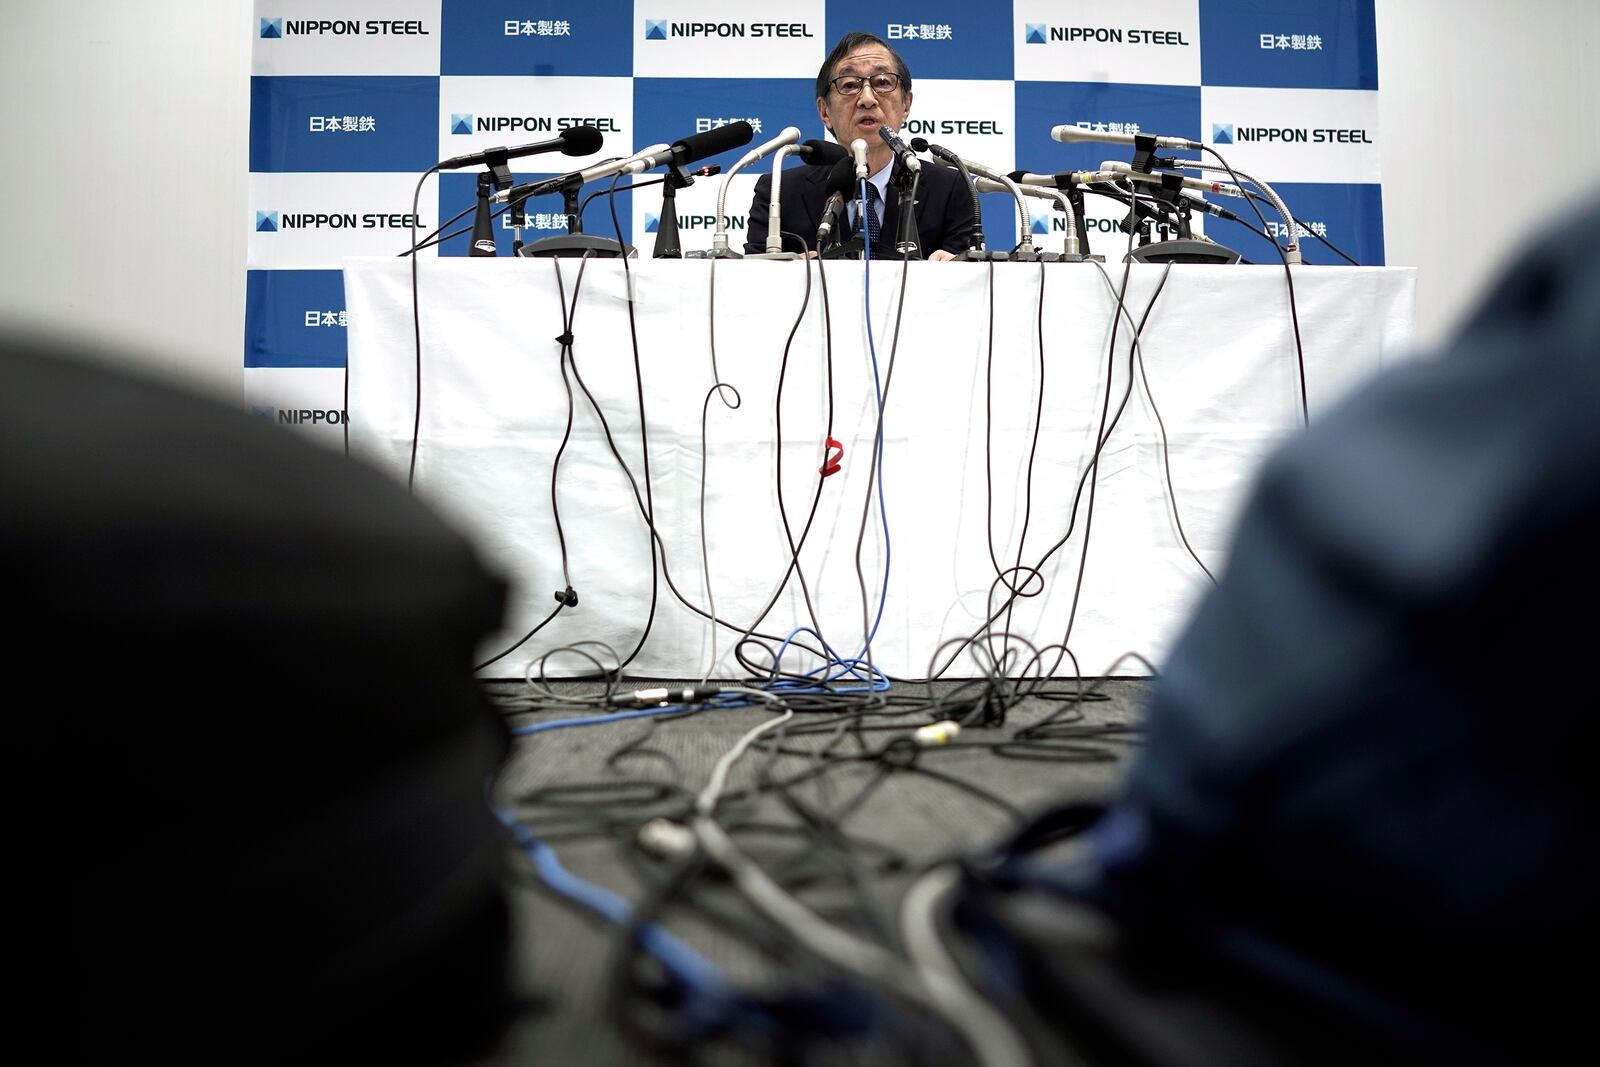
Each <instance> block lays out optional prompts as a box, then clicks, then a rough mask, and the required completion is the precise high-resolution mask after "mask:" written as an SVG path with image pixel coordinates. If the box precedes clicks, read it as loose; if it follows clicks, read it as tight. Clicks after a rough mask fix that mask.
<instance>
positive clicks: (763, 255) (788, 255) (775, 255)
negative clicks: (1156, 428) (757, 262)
mask: <svg viewBox="0 0 1600 1067" xmlns="http://www.w3.org/2000/svg"><path fill="white" fill-rule="evenodd" d="M744 258H745V259H799V258H800V253H799V252H752V253H751V254H750V255H748V256H745V257H744Z"/></svg>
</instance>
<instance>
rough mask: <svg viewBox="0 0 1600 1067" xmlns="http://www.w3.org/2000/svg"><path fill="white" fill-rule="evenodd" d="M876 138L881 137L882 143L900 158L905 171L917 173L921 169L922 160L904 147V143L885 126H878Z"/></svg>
mask: <svg viewBox="0 0 1600 1067" xmlns="http://www.w3.org/2000/svg"><path fill="white" fill-rule="evenodd" d="M878 136H879V137H882V138H883V143H884V144H886V145H888V146H889V147H890V148H891V149H892V150H893V151H894V154H895V155H897V156H899V157H900V163H901V165H902V166H904V167H905V168H906V170H910V171H918V170H921V169H922V160H920V159H918V158H917V154H916V153H915V152H913V151H912V150H911V149H910V148H908V147H906V143H905V142H904V141H902V140H900V135H899V134H898V133H896V132H895V131H894V130H891V129H890V128H889V127H887V126H879V127H878Z"/></svg>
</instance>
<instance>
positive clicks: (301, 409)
mask: <svg viewBox="0 0 1600 1067" xmlns="http://www.w3.org/2000/svg"><path fill="white" fill-rule="evenodd" d="M850 30H866V31H869V32H871V33H875V34H877V35H878V36H880V37H882V38H884V39H885V40H887V41H888V42H889V43H890V44H891V45H893V46H894V47H895V48H896V49H897V50H898V51H899V52H900V54H901V55H902V56H904V57H905V59H906V62H907V64H908V65H909V66H910V68H911V72H912V75H913V89H912V98H913V99H912V105H911V108H910V111H909V117H908V119H907V121H906V122H905V124H904V130H905V132H906V133H907V134H909V135H912V136H920V137H925V138H927V139H928V140H930V141H933V142H935V143H938V144H942V145H945V146H946V147H948V148H950V149H952V150H954V151H955V152H957V153H958V154H959V155H961V156H964V157H967V158H970V159H976V160H981V161H983V162H985V163H987V164H990V165H991V166H994V167H996V168H998V169H1000V170H1002V171H1009V170H1013V169H1026V170H1030V171H1035V172H1044V171H1056V170H1063V169H1080V168H1089V167H1094V166H1097V165H1098V164H1099V163H1100V161H1101V160H1103V159H1127V158H1128V154H1129V152H1130V150H1129V149H1126V148H1118V147H1115V146H1112V145H1097V144H1073V145H1066V144H1059V143H1056V142H1054V141H1052V140H1051V139H1050V129H1051V127H1052V126H1055V125H1059V124H1063V123H1071V124H1076V125H1079V126H1083V127H1086V128H1089V129H1093V130H1097V131H1102V132H1124V133H1137V132H1141V131H1143V132H1149V133H1157V134H1167V135H1177V136H1183V137H1189V138H1193V139H1197V140H1202V141H1203V142H1204V143H1206V144H1210V145H1214V146H1216V147H1217V149H1218V150H1219V151H1220V152H1221V153H1222V154H1223V155H1224V156H1225V157H1227V159H1228V161H1229V162H1230V163H1231V164H1233V165H1234V166H1235V167H1237V168H1238V169H1240V170H1243V171H1247V172H1249V173H1251V174H1253V175H1255V176H1257V177H1259V178H1262V179H1264V180H1266V181H1268V182H1270V183H1271V184H1272V185H1273V186H1274V187H1275V188H1276V189H1277V190H1278V191H1279V192H1280V193H1281V194H1282V195H1283V197H1284V199H1285V200H1286V201H1287V202H1288V204H1289V207H1290V209H1291V210H1292V211H1293V212H1294V214H1295V216H1296V217H1298V218H1299V219H1300V220H1302V221H1303V222H1304V223H1305V224H1306V225H1307V226H1308V227H1310V228H1311V229H1312V230H1314V231H1315V232H1316V233H1319V234H1323V235H1325V236H1326V237H1327V238H1328V239H1329V240H1330V241H1332V242H1333V243H1334V244H1337V245H1338V246H1340V247H1341V248H1343V249H1344V250H1345V251H1346V252H1348V253H1349V254H1350V255H1351V256H1352V257H1354V258H1355V259H1356V260H1358V261H1359V262H1361V263H1363V264H1367V265H1379V264H1382V263H1383V262H1384V249H1383V197H1382V188H1381V184H1380V172H1379V152H1380V140H1379V132H1378V99H1377V90H1378V60H1377V43H1376V35H1375V32H1374V13H1373V0H1141V2H1140V3H1137V4H1125V5H1105V4H1091V3H1067V2H1050V0H1012V2H998V3H997V2H987V3H982V4H972V3H967V2H958V0H918V2H916V3H910V2H907V3H903V4H899V5H882V4H872V5H863V4H860V3H848V2H845V0H785V2H782V3H769V2H761V0H633V2H627V0H587V2H584V3H575V2H572V0H558V2H539V0H256V5H255V18H254V19H253V22H252V32H253V33H254V35H255V37H254V59H253V75H252V78H251V106H250V180H249V206H248V209H247V215H246V218H245V219H244V220H243V221H244V223H245V225H246V226H247V227H248V228H249V229H248V241H247V248H248V255H247V259H248V282H247V295H246V308H245V352H244V363H245V389H246V396H247V398H248V400H249V402H250V404H251V407H252V409H253V410H254V411H255V412H256V413H257V414H260V415H262V416H264V417H268V418H273V419H275V420H276V421H279V422H285V423H292V424H296V425H299V426H300V427H301V428H302V429H306V428H309V429H311V430H312V431H313V432H314V433H317V434H319V435H320V434H322V433H326V434H327V435H330V436H331V435H334V434H337V433H338V427H339V425H340V420H341V419H342V418H343V417H344V413H343V411H342V403H341V398H342V395H343V384H342V368H343V366H344V360H345V332H346V328H347V316H346V313H345V307H344V291H343V282H342V276H341V273H340V266H341V263H342V260H343V258H344V257H345V256H349V255H388V254H395V253H398V252H400V251H402V250H403V249H404V248H406V247H407V245H408V243H409V239H410V225H411V223H412V222H413V221H414V222H415V223H416V224H417V226H418V228H419V230H420V231H422V232H427V231H429V230H432V229H433V228H434V227H435V226H437V225H439V224H440V223H441V222H444V221H445V220H447V219H449V218H451V217H452V216H454V215H456V214H457V213H458V212H461V211H463V210H467V211H468V214H467V215H466V217H465V218H464V220H463V223H462V225H466V224H470V222H471V219H472V215H471V212H470V209H471V208H472V207H473V205H474V202H475V195H476V175H475V173H473V172H472V171H456V172H449V173H445V174H443V175H434V176H431V177H430V178H428V179H427V181H425V182H423V183H422V185H421V190H420V199H416V200H415V203H416V205H417V206H416V207H415V208H414V207H413V203H414V198H415V197H416V195H417V191H418V178H419V176H420V175H421V174H422V173H423V172H424V171H426V170H427V169H428V168H429V167H430V166H432V165H433V164H434V163H435V162H437V161H439V160H442V159H446V158H449V157H452V156H458V155H462V154H465V153H469V152H475V151H480V150H482V149H486V148H492V147H495V146H499V145H516V144H521V143H525V142H531V141H539V140H545V139H549V138H553V137H556V136H557V135H558V134H559V132H560V131H561V130H562V129H565V128H567V127H570V126H575V125H584V124H587V125H592V126H595V127H597V128H599V129H600V130H601V131H602V134H603V142H602V145H601V148H600V150H599V151H598V152H596V153H594V154H593V155H592V156H585V157H576V158H575V157H569V156H562V155H559V154H554V155H539V156H532V157H527V158H525V159H522V160H519V161H517V162H516V163H514V164H513V167H514V168H516V167H527V168H532V169H526V170H515V169H514V174H515V177H516V179H517V180H518V181H528V180H531V179H534V178H538V177H544V176H548V175H550V174H553V173H564V172H566V171H569V170H576V169H580V168H582V167H587V166H590V165H592V164H594V163H597V162H599V161H600V160H602V159H607V158H611V157H616V156H624V155H628V154H631V153H632V152H633V151H634V150H635V149H636V148H641V147H644V146H646V145H649V144H652V143H656V142H662V141H665V142H670V141H673V140H676V139H678V138H679V137H682V136H685V135H687V134H691V133H695V132H698V131H703V130H707V129H710V128H712V127H715V126H717V125H722V124H726V123H729V122H733V121H736V120H740V119H743V120H745V121H747V122H749V123H750V124H751V125H752V126H753V127H754V128H755V130H756V134H755V139H756V141H757V142H760V141H763V140H766V139H768V138H770V137H773V136H775V135H776V134H777V133H778V132H779V131H781V130H782V129H783V128H784V127H786V126H790V125H793V126H798V127H799V128H800V129H801V131H802V132H803V134H804V136H806V137H819V136H822V135H823V130H822V127H821V123H820V121H819V120H818V117H817V113H816V107H815V103H814V101H815V89H814V80H815V77H816V73H817V69H818V67H819V66H820V65H821V62H822V60H823V58H824V57H825V55H826V54H827V51H828V49H829V48H830V47H831V45H832V44H833V42H834V41H835V40H836V39H837V38H838V37H839V36H840V35H842V34H844V33H846V32H848V31H850ZM736 159H737V153H730V154H728V155H726V156H724V157H720V158H719V159H718V160H715V161H716V162H721V163H722V164H723V165H725V166H726V165H728V164H730V163H732V162H733V161H734V160H736ZM765 166H770V164H765ZM479 169H481V168H479ZM763 169H764V164H763V163H757V164H756V165H755V166H754V167H752V168H750V169H749V170H748V171H746V172H741V174H739V175H738V176H735V177H734V179H733V180H732V182H731V184H730V185H729V191H728V195H727V200H726V204H727V212H728V214H729V216H730V218H729V220H728V225H729V230H730V232H731V235H732V236H731V241H732V244H733V246H734V247H735V248H737V247H740V246H741V245H742V244H743V239H744V230H745V223H746V216H747V213H748V209H749V205H750V199H751V192H752V189H753V187H754V185H755V181H756V178H757V176H758V175H759V174H760V173H762V171H763ZM721 181H722V179H721V178H720V177H718V178H709V179H704V178H703V179H700V180H699V181H697V182H696V183H695V185H693V186H692V187H691V188H689V189H686V190H682V191H681V192H679V193H678V196H677V211H676V214H677V218H678V226H679V230H680V239H681V243H682V245H683V247H684V248H685V249H686V250H693V249H704V248H709V247H710V244H711V234H712V232H713V231H714V229H715V227H716V220H717V212H716V201H717V188H718V186H719V184H720V183H721ZM601 187H602V186H601V185H599V184H596V185H595V186H592V187H590V188H588V189H586V190H585V193H588V192H592V191H594V189H596V188H601ZM660 192H661V189H660V186H655V187H652V188H648V189H642V190H640V191H638V192H632V193H629V192H624V193H621V194H619V195H618V196H617V197H616V203H615V225H616V226H619V227H620V230H621V234H622V238H623V240H625V241H627V242H629V243H632V244H636V245H637V246H638V248H639V254H640V255H644V256H648V255H649V254H650V253H651V251H652V249H653V247H654V242H655V237H656V233H657V230H658V227H659V224H660V213H661V196H660ZM1034 203H1035V205H1037V206H1034V207H1033V208H1032V210H1033V211H1034V212H1036V214H1033V215H1032V216H1031V217H1030V218H1028V219H1026V220H1023V219H1019V218H1018V217H1017V212H1016V208H1015V206H1014V203H1013V202H1010V201H1008V200H1006V199H1004V198H999V197H986V198H985V203H984V206H983V212H984V216H983V225H984V229H985V231H986V232H987V233H988V234H989V237H990V243H991V246H993V245H998V244H1001V243H1002V241H1001V236H1002V235H1004V236H1005V237H1006V238H1010V239H1011V240H1013V241H1014V240H1015V239H1016V238H1017V237H1018V236H1019V235H1020V228H1021V227H1022V226H1024V225H1026V226H1028V227H1029V228H1030V230H1031V232H1032V233H1033V234H1034V239H1035V241H1036V243H1039V244H1041V245H1044V246H1046V247H1049V246H1051V245H1052V244H1053V243H1054V242H1055V241H1056V240H1057V239H1059V237H1060V236H1061V235H1062V234H1063V233H1064V228H1063V219H1062V216H1061V215H1059V214H1056V215H1054V216H1053V217H1052V216H1051V215H1049V214H1047V213H1046V212H1045V207H1044V205H1043V203H1042V202H1037V201H1036V202H1034ZM1090 204H1091V209H1090V211H1089V212H1088V216H1089V224H1090V238H1091V243H1092V244H1093V245H1094V247H1095V250H1096V251H1102V252H1108V253H1110V254H1111V258H1115V253H1116V249H1117V247H1119V244H1120V243H1121V242H1124V241H1125V240H1126V238H1124V237H1123V236H1122V235H1121V234H1120V233H1119V232H1117V231H1116V224H1117V222H1118V221H1119V220H1120V217H1121V212H1120V211H1118V210H1115V209H1116V205H1114V204H1111V203H1110V202H1109V201H1105V200H1102V199H1100V198H1090ZM1230 206H1234V207H1237V206H1238V205H1237V204H1230ZM611 207H612V205H611V204H609V203H608V201H607V199H606V198H604V197H598V198H596V199H595V200H594V201H593V202H592V203H591V205H590V207H589V209H588V210H587V212H586V213H585V215H584V228H585V230H586V231H588V232H592V233H603V234H608V235H609V234H613V233H614V232H615V229H614V223H613V215H612V211H611ZM527 209H528V218H527V222H528V228H527V229H525V230H524V231H523V240H524V241H525V242H531V241H534V240H537V239H538V238H540V237H545V236H550V235H552V234H556V233H562V232H565V229H566V220H565V217H564V216H563V215H562V214H561V210H562V205H561V201H560V198H559V197H548V198H543V199H541V200H532V201H529V202H528V205H527ZM1241 210H1242V209H1241ZM1266 216H1267V219H1266V221H1267V228H1268V229H1269V231H1270V232H1273V233H1281V229H1282V227H1281V224H1280V223H1279V222H1278V220H1277V219H1276V217H1275V216H1274V215H1273V214H1272V213H1271V212H1270V211H1269V212H1266ZM508 221H509V219H508V218H507V217H505V216H502V218H501V219H500V221H499V222H498V223H497V226H496V238H497V241H498V243H499V247H500V254H502V255H509V254H511V250H512V239H513V232H512V231H511V230H510V229H509V228H508V226H507V223H508ZM1204 231H1205V232H1206V233H1207V234H1208V236H1211V237H1212V238H1214V239H1216V240H1218V241H1221V242H1223V243H1224V244H1227V245H1230V246H1231V247H1233V248H1235V249H1237V250H1238V251H1240V252H1241V253H1242V254H1243V255H1244V256H1245V258H1247V259H1254V260H1258V261H1276V255H1275V253H1274V252H1273V251H1272V249H1271V248H1270V247H1269V246H1268V245H1267V244H1266V242H1265V241H1264V240H1263V239H1261V238H1260V237H1258V236H1256V235H1254V234H1251V233H1250V232H1248V231H1247V230H1245V229H1243V228H1241V227H1239V226H1238V225H1236V224H1234V223H1230V222H1226V221H1222V220H1216V219H1208V220H1206V224H1205V225H1204ZM1302 248H1303V251H1304V252H1305V255H1306V260H1307V262H1310V263H1327V262H1334V261H1335V258H1334V257H1333V255H1332V253H1329V252H1327V251H1326V250H1325V249H1324V248H1323V246H1322V245H1320V244H1319V243H1318V242H1317V241H1316V240H1315V239H1314V238H1311V237H1309V236H1305V237H1304V239H1303V243H1302ZM467 249H468V236H467V235H466V234H463V235H462V236H459V237H456V238H454V239H452V240H450V241H447V242H445V243H444V244H442V245H440V246H439V247H438V248H437V249H429V250H427V251H426V252H424V253H422V254H423V255H427V256H433V255H446V256H459V255H465V254H466V253H467Z"/></svg>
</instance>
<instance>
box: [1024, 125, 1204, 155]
mask: <svg viewBox="0 0 1600 1067" xmlns="http://www.w3.org/2000/svg"><path fill="white" fill-rule="evenodd" d="M1137 136H1138V135H1137V134H1132V133H1101V132H1100V131H1099V130H1086V129H1084V128H1083V127H1082V126H1056V127H1054V128H1053V129H1051V131H1050V137H1051V139H1052V140H1055V141H1060V142H1061V143H1062V144H1081V143H1083V142H1085V141H1090V142H1094V143H1096V144H1126V145H1131V144H1136V143H1137V142H1136V141H1135V139H1134V138H1135V137H1137ZM1147 136H1148V135H1147ZM1155 142H1156V147H1157V148H1182V149H1185V150H1186V151H1191V152H1200V151H1203V150H1204V148H1205V146H1204V145H1202V144H1201V143H1200V142H1199V141H1191V140H1189V139H1188V138H1187V137H1156V138H1155Z"/></svg>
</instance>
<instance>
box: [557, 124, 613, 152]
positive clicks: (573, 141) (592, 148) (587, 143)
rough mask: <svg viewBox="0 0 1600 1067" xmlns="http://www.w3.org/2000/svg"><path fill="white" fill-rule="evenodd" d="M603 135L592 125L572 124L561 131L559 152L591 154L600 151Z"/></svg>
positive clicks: (603, 139)
mask: <svg viewBox="0 0 1600 1067" xmlns="http://www.w3.org/2000/svg"><path fill="white" fill-rule="evenodd" d="M604 141H605V137H604V135H602V134H601V133H600V131H599V130H597V129H595V128H594V127H593V126H573V127H572V128H571V129H566V130H562V131H561V154H562V155H564V156H592V155H594V154H595V153H596V152H598V151H600V145H601V144H602V143H603V142H604Z"/></svg>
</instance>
